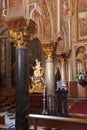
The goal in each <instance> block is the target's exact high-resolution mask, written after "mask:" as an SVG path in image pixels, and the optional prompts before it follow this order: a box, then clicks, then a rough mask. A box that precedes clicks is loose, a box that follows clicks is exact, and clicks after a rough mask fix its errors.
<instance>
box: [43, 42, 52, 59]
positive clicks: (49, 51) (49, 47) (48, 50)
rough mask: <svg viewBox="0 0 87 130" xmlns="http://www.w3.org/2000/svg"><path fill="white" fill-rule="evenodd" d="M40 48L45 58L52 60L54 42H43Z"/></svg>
mask: <svg viewBox="0 0 87 130" xmlns="http://www.w3.org/2000/svg"><path fill="white" fill-rule="evenodd" d="M42 46H43V49H44V51H45V54H46V58H47V59H53V53H54V42H53V41H43V42H42Z"/></svg>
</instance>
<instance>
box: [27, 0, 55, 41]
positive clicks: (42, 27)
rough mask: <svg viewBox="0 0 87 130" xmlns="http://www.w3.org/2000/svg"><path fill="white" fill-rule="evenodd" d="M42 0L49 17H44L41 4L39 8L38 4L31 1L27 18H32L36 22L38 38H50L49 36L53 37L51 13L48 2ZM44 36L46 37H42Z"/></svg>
mask: <svg viewBox="0 0 87 130" xmlns="http://www.w3.org/2000/svg"><path fill="white" fill-rule="evenodd" d="M44 2H45V5H46V8H47V13H49V17H46V18H44V13H43V6H42V9H41V8H40V6H39V5H37V3H31V4H29V9H28V11H29V18H30V19H32V20H33V21H34V22H35V23H36V24H37V26H38V27H37V28H38V30H37V31H38V32H37V33H38V37H39V38H40V40H50V39H51V38H52V39H53V22H52V13H51V10H50V7H49V5H48V2H47V1H46V0H44ZM42 14H43V15H42ZM36 17H37V18H36ZM45 32H47V34H45ZM45 37H47V38H46V39H44V38H45Z"/></svg>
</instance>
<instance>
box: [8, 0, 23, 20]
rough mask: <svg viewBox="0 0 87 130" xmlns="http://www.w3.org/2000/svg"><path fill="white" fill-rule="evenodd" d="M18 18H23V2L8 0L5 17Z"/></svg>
mask: <svg viewBox="0 0 87 130" xmlns="http://www.w3.org/2000/svg"><path fill="white" fill-rule="evenodd" d="M18 16H23V0H8V4H7V15H6V17H8V18H13V17H18Z"/></svg>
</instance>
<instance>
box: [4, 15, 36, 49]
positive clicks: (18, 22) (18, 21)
mask: <svg viewBox="0 0 87 130" xmlns="http://www.w3.org/2000/svg"><path fill="white" fill-rule="evenodd" d="M6 22H7V25H8V28H9V32H10V36H11V38H13V39H14V41H15V47H16V48H26V47H27V45H28V44H27V41H28V40H32V39H33V38H34V31H35V26H36V24H35V23H34V22H33V21H32V20H28V19H25V18H24V17H19V18H12V19H6Z"/></svg>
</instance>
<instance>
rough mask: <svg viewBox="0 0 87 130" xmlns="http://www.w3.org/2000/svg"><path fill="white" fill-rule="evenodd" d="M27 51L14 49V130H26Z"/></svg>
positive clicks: (27, 105)
mask: <svg viewBox="0 0 87 130" xmlns="http://www.w3.org/2000/svg"><path fill="white" fill-rule="evenodd" d="M28 60H29V57H28V49H27V48H26V47H24V48H16V68H15V69H16V70H15V77H16V130H28V122H27V119H26V118H25V116H26V115H27V114H29V88H28V85H29V83H28V79H29V75H28V72H29V71H28V67H29V66H28V64H29V61H28Z"/></svg>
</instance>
